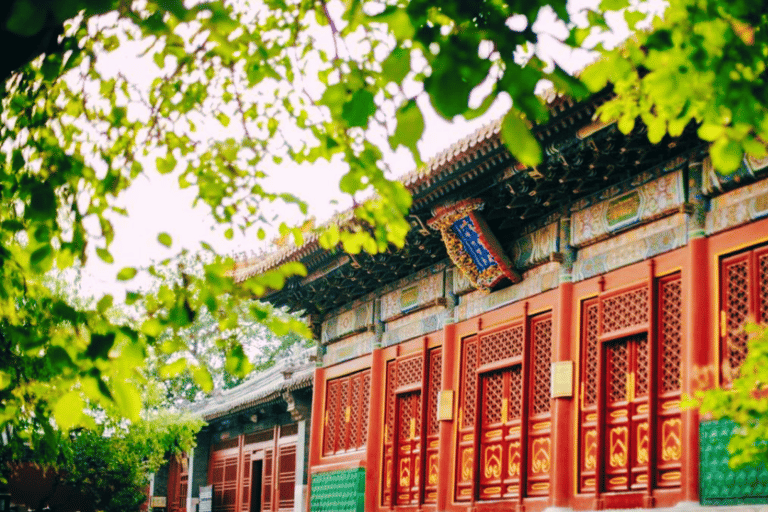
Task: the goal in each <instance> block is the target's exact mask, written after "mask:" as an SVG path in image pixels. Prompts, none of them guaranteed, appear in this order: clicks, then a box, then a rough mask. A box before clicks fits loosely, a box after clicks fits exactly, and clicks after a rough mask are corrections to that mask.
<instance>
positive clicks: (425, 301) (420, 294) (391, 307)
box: [381, 271, 445, 322]
mask: <svg viewBox="0 0 768 512" xmlns="http://www.w3.org/2000/svg"><path fill="white" fill-rule="evenodd" d="M444 280H445V277H444V273H443V272H442V271H441V272H439V273H431V272H430V273H425V274H423V275H422V278H421V279H419V280H417V281H415V282H412V283H410V284H409V285H407V286H405V287H403V288H400V289H399V290H395V291H393V292H390V293H387V294H386V295H384V296H382V298H381V320H382V321H385V322H386V321H388V320H391V319H393V318H398V317H401V316H403V315H406V314H408V313H410V312H413V311H417V310H419V309H421V308H424V307H428V306H430V305H434V304H436V303H437V302H438V301H439V300H440V299H442V298H444V296H445V292H444V289H445V287H444V284H443V283H444Z"/></svg>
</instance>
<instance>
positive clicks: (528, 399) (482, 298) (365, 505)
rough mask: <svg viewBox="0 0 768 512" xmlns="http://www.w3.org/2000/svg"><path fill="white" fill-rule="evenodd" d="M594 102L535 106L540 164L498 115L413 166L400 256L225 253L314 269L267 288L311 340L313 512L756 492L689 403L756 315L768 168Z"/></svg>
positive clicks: (642, 500)
mask: <svg viewBox="0 0 768 512" xmlns="http://www.w3.org/2000/svg"><path fill="white" fill-rule="evenodd" d="M604 98H605V96H604V95H603V96H601V95H597V96H595V97H593V98H591V99H590V100H589V101H586V102H584V103H574V102H572V101H570V100H568V99H566V98H559V97H554V96H553V97H550V98H549V100H548V101H549V104H550V110H551V112H552V119H551V121H550V122H549V123H548V124H547V125H545V126H541V127H537V128H536V129H535V134H536V136H537V137H538V139H539V141H540V143H541V144H542V147H544V148H545V161H544V163H543V164H542V165H541V166H539V167H537V168H527V167H525V166H522V165H520V164H518V163H517V162H515V161H514V160H513V159H512V157H511V156H510V155H509V153H507V151H506V150H505V148H504V147H503V146H502V144H501V143H500V141H499V136H498V131H499V124H498V123H495V124H491V125H489V126H487V127H485V128H483V129H482V130H480V131H478V132H477V133H475V134H473V135H472V136H470V137H468V138H467V139H465V140H463V141H460V142H459V143H457V144H455V145H454V146H452V147H451V148H449V149H447V150H446V151H445V152H443V153H442V154H441V155H438V156H437V157H436V158H435V159H433V160H432V161H430V162H429V163H428V164H427V166H426V167H425V168H423V169H421V170H420V171H419V172H418V173H414V174H411V175H408V176H406V177H405V178H404V182H405V184H406V185H407V186H408V188H409V189H410V191H411V192H412V194H413V196H414V203H413V208H412V211H411V217H410V219H411V220H412V223H413V229H412V231H411V233H410V234H409V236H408V240H407V243H406V246H405V247H403V248H401V249H392V250H390V251H389V252H388V253H386V254H383V255H375V256H371V255H345V254H343V253H341V252H339V251H326V250H323V249H322V248H320V246H319V244H318V243H317V241H316V240H314V239H311V238H309V239H308V240H307V241H306V242H305V243H304V245H303V246H302V247H290V248H285V249H283V250H281V251H280V252H279V253H276V254H274V255H273V256H272V259H270V260H268V261H266V262H263V261H262V262H250V263H249V262H246V263H244V264H240V265H239V266H238V268H237V269H236V271H235V275H236V277H237V278H239V279H245V278H247V276H248V275H251V274H252V273H255V272H259V271H261V270H264V269H265V268H269V267H270V266H274V265H277V264H279V263H281V262H284V261H302V262H303V263H304V264H305V265H306V266H307V268H308V276H307V277H305V278H302V279H301V280H300V281H296V282H295V283H289V284H288V285H287V286H286V287H285V288H284V290H282V291H280V292H275V293H273V294H272V295H271V296H270V297H269V300H271V301H273V302H274V303H276V304H280V305H287V306H290V307H292V308H294V309H297V310H304V311H306V312H307V313H308V314H309V315H310V318H311V320H312V322H313V325H314V327H315V330H316V333H317V337H318V341H319V346H320V347H321V350H320V352H321V354H320V356H321V358H322V365H321V366H320V367H318V368H317V369H316V370H315V376H314V390H313V400H312V404H313V405H312V429H311V434H310V436H311V439H310V451H309V461H308V464H309V471H310V481H311V491H310V498H309V501H308V503H307V506H308V507H309V508H310V509H311V510H313V511H326V510H327V511H331V510H333V511H339V510H366V511H375V510H382V511H383V510H401V511H409V510H434V511H478V512H479V511H484V510H488V511H490V510H514V511H523V510H525V511H537V510H543V509H547V508H550V509H552V508H565V509H572V510H603V509H628V508H646V509H655V508H666V507H673V506H699V505H701V504H704V505H718V504H720V505H726V504H734V503H765V502H766V498H768V475H767V474H766V472H765V469H764V468H762V469H756V470H754V471H751V472H747V473H743V472H742V473H734V472H732V471H731V470H730V469H728V468H727V463H726V461H727V452H726V451H725V448H724V444H723V443H724V442H726V441H727V438H728V435H727V434H728V433H729V432H730V431H731V430H729V429H731V428H732V426H725V427H722V425H720V424H709V423H706V422H702V421H701V419H700V418H699V416H698V413H697V411H696V410H693V409H684V408H682V407H681V399H682V397H683V396H684V395H686V394H691V393H692V392H694V391H695V390H697V389H704V388H708V387H711V386H716V385H721V384H727V383H728V381H729V379H730V378H731V377H732V375H733V374H734V373H733V372H734V371H737V369H738V367H739V365H740V364H741V362H742V361H743V358H744V355H745V353H746V346H747V338H746V335H744V334H743V331H742V328H743V326H744V324H745V322H746V321H748V320H757V321H768V219H766V218H765V217H766V215H768V179H766V172H765V171H766V167H768V160H763V161H757V160H753V159H745V161H744V162H743V165H742V167H741V168H740V169H739V170H738V171H737V172H736V173H734V174H732V175H729V176H724V175H722V174H720V173H718V172H717V171H715V170H714V168H713V167H712V165H711V161H710V159H709V157H708V156H707V148H706V145H705V144H704V143H702V142H701V141H699V140H698V139H697V138H696V136H695V127H690V128H689V129H687V130H686V131H685V132H684V133H683V135H682V136H681V137H679V138H676V139H672V138H668V137H667V138H665V139H664V140H663V141H661V143H659V144H657V145H655V146H653V145H651V144H649V143H648V141H647V137H646V134H645V129H644V127H643V126H642V125H639V126H638V127H637V128H636V129H635V130H634V131H633V132H632V133H630V134H628V135H623V134H621V133H620V132H619V131H618V129H617V128H616V127H615V126H614V125H609V124H602V123H599V122H595V121H593V120H592V118H593V114H594V112H595V108H596V107H597V106H598V105H599V104H600V103H601V102H602V101H603V100H604ZM720 427H722V428H720ZM723 428H725V435H723V434H722V432H721V431H722V430H723ZM718 429H719V430H718ZM709 432H720V434H718V435H719V437H717V435H715V434H714V433H713V434H711V435H710V434H709ZM715 438H717V439H715ZM723 440H726V441H723ZM713 443H715V444H713ZM717 443H719V444H717ZM705 451H706V452H707V454H708V455H706V456H707V457H710V456H711V459H707V460H711V461H712V462H711V464H710V465H707V466H700V462H701V460H702V457H704V455H702V454H703V453H704V452H705ZM708 464H709V463H708ZM729 479H730V480H729ZM729 493H730V494H729Z"/></svg>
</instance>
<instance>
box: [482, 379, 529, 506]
mask: <svg viewBox="0 0 768 512" xmlns="http://www.w3.org/2000/svg"><path fill="white" fill-rule="evenodd" d="M481 386H482V387H481V390H482V401H481V404H482V410H483V415H482V424H481V429H480V461H481V462H480V499H499V498H502V497H512V496H518V495H519V494H520V471H521V467H520V466H521V461H522V453H521V450H520V444H521V435H520V432H521V431H520V428H521V427H520V423H521V421H520V420H521V418H520V416H521V414H520V413H521V410H522V402H521V400H522V390H523V379H522V368H521V365H519V364H518V365H515V366H512V367H511V368H507V369H504V370H500V371H495V372H489V373H487V374H484V375H483V376H482V379H481Z"/></svg>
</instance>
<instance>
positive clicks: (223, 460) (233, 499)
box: [208, 439, 240, 512]
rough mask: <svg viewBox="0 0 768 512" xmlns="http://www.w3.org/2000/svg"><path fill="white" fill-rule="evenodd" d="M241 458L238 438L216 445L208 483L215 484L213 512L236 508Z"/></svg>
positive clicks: (223, 511)
mask: <svg viewBox="0 0 768 512" xmlns="http://www.w3.org/2000/svg"><path fill="white" fill-rule="evenodd" d="M233 442H234V443H233ZM239 459H240V450H239V447H238V441H237V439H233V440H230V441H225V442H223V443H220V444H219V445H218V446H217V445H214V451H213V455H212V456H211V471H210V474H209V477H208V483H209V484H211V485H213V512H235V510H236V507H237V482H238V465H239Z"/></svg>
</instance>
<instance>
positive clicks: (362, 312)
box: [322, 302, 373, 343]
mask: <svg viewBox="0 0 768 512" xmlns="http://www.w3.org/2000/svg"><path fill="white" fill-rule="evenodd" d="M372 327H373V302H366V303H363V304H360V305H358V306H357V307H356V308H354V309H351V310H348V311H344V312H343V313H340V314H338V315H336V316H333V317H331V318H329V319H327V320H326V321H325V322H323V334H322V342H323V343H330V342H331V341H334V340H338V339H340V338H343V337H344V336H348V335H350V334H354V333H357V332H361V331H365V330H368V329H371V328H372Z"/></svg>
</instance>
